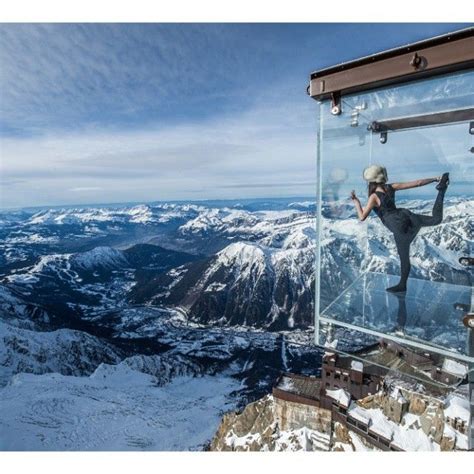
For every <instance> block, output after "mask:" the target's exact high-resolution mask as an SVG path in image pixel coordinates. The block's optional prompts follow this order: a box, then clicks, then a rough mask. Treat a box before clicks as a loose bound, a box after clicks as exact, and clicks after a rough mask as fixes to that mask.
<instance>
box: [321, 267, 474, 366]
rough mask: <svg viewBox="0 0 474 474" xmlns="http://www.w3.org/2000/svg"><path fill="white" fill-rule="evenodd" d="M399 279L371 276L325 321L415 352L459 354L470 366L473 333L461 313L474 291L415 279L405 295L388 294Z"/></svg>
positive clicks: (344, 297) (340, 301) (335, 304)
mask: <svg viewBox="0 0 474 474" xmlns="http://www.w3.org/2000/svg"><path fill="white" fill-rule="evenodd" d="M396 280H397V277H396V276H394V275H386V274H383V273H371V272H370V273H367V274H365V275H364V276H362V277H361V278H359V279H357V280H356V281H355V282H354V283H353V284H352V285H351V286H350V287H348V288H347V290H346V291H345V292H344V293H342V294H341V295H340V296H339V297H338V298H337V299H336V300H335V301H333V302H332V303H331V304H330V305H329V306H328V307H327V308H326V309H325V311H324V312H323V313H322V314H321V318H322V319H323V320H324V321H326V322H327V321H331V322H333V323H334V325H335V326H344V327H347V328H351V329H356V330H359V331H360V332H362V333H364V332H365V333H367V334H371V335H373V336H378V337H386V338H388V339H390V338H392V339H393V340H401V341H402V342H405V343H407V344H409V345H412V346H413V347H418V348H425V349H433V350H435V351H437V352H440V353H443V354H449V353H455V354H458V355H459V356H460V357H461V358H464V359H465V360H468V357H469V355H470V354H469V347H468V344H467V339H468V330H467V329H466V327H465V326H464V325H463V323H462V317H463V312H462V311H460V308H462V307H464V306H465V305H470V303H471V294H472V289H471V287H467V286H461V285H452V284H448V283H438V282H430V281H428V280H419V279H415V278H411V279H410V282H409V286H408V290H407V292H406V293H405V294H393V293H388V292H387V291H385V288H386V287H387V285H390V284H392V283H393V282H395V281H396Z"/></svg>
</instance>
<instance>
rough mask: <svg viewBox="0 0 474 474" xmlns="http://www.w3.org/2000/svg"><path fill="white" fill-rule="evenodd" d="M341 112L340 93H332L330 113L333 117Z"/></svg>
mask: <svg viewBox="0 0 474 474" xmlns="http://www.w3.org/2000/svg"><path fill="white" fill-rule="evenodd" d="M341 112H342V103H341V93H340V92H333V93H332V94H331V113H332V114H333V115H340V114H341Z"/></svg>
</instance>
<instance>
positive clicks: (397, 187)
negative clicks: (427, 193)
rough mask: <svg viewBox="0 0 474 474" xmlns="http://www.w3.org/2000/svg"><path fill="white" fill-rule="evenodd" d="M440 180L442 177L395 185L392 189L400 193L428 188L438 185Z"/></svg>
mask: <svg viewBox="0 0 474 474" xmlns="http://www.w3.org/2000/svg"><path fill="white" fill-rule="evenodd" d="M440 179H441V177H440V176H437V177H436V178H425V179H417V180H416V181H407V182H406V183H393V184H392V188H393V189H394V190H395V191H400V190H402V189H411V188H419V187H420V186H426V185H427V184H431V183H436V182H437V181H439V180H440Z"/></svg>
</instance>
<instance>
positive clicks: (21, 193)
mask: <svg viewBox="0 0 474 474" xmlns="http://www.w3.org/2000/svg"><path fill="white" fill-rule="evenodd" d="M464 26H466V25H463V24H286V25H285V24H284V25H279V24H202V25H199V24H143V25H134V24H55V25H45V24H3V25H0V93H1V96H0V133H1V158H2V159H1V165H2V170H1V179H2V191H1V196H0V197H1V203H0V204H1V206H2V207H20V206H29V205H58V204H73V203H79V204H80V203H93V202H125V201H153V200H166V199H208V198H209V199H214V198H246V197H263V196H291V195H293V196H302V195H311V194H312V193H313V191H314V173H315V164H314V161H315V143H314V141H315V135H314V113H315V103H314V101H312V100H311V99H309V98H308V97H307V95H306V94H305V88H306V85H307V81H308V77H309V74H310V72H311V71H313V70H316V69H319V68H322V67H325V66H330V65H332V64H335V63H339V62H342V61H346V60H350V59H354V58H357V57H360V56H365V55H367V54H371V53H375V52H378V51H381V50H384V49H388V48H392V47H396V46H399V45H402V44H406V43H409V42H413V41H416V40H420V39H423V38H427V37H431V36H434V35H437V34H442V33H445V32H448V31H452V30H455V29H459V28H462V27H464Z"/></svg>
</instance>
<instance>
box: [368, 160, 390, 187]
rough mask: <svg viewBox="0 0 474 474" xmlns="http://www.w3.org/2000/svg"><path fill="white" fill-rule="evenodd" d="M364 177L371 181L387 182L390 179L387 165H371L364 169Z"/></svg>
mask: <svg viewBox="0 0 474 474" xmlns="http://www.w3.org/2000/svg"><path fill="white" fill-rule="evenodd" d="M364 179H365V180H366V181H369V182H371V183H378V184H385V183H386V182H387V181H388V176H387V170H386V168H385V166H381V165H371V166H368V167H367V168H365V170H364Z"/></svg>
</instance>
